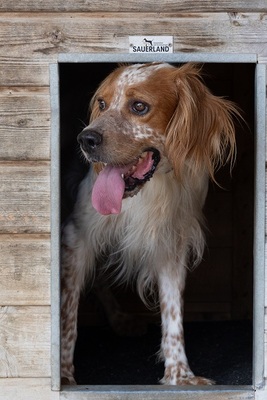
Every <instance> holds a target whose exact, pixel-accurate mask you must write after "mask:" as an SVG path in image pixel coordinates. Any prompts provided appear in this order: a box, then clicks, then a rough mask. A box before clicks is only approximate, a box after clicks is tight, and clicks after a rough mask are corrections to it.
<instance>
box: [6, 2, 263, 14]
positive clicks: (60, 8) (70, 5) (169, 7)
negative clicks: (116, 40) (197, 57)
mask: <svg viewBox="0 0 267 400" xmlns="http://www.w3.org/2000/svg"><path fill="white" fill-rule="evenodd" d="M226 10H227V11H243V12H244V11H253V10H254V11H256V10H258V11H264V10H265V11H266V10H267V6H266V2H265V1H264V0H254V1H253V2H251V0H233V1H231V0H221V1H218V0H215V1H210V0H201V1H193V0H165V1H161V0H154V1H153V3H151V2H149V1H136V0H130V1H117V0H101V1H96V0H91V1H88V0H78V1H72V0H46V1H41V2H36V1H34V0H12V1H10V0H2V1H1V5H0V11H10V12H12V11H27V12H29V11H35V12H36V11H37V12H38V11H55V12H64V11H75V12H136V11H137V12H138V11H147V12H166V11H168V12H181V11H183V12H190V11H194V12H199V11H200V12H213V11H215V12H223V11H226Z"/></svg>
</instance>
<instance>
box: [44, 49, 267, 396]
mask: <svg viewBox="0 0 267 400" xmlns="http://www.w3.org/2000/svg"><path fill="white" fill-rule="evenodd" d="M146 61H159V59H157V58H156V57H153V59H152V60H151V59H149V58H148V57H141V56H138V59H137V58H136V56H135V57H130V56H129V55H127V56H126V55H125V56H120V57H118V55H117V56H115V55H114V56H113V57H111V56H104V55H98V56H97V55H92V56H89V55H88V56H76V55H74V56H73V57H71V56H66V55H65V56H62V57H60V59H59V63H58V64H57V65H55V66H52V68H51V79H52V81H53V79H54V83H53V82H52V83H53V84H52V85H51V87H54V92H55V93H54V96H52V105H53V108H54V109H55V108H58V111H60V112H59V114H60V123H59V118H58V116H57V117H56V113H53V114H54V118H53V121H52V122H53V124H52V127H53V130H54V132H53V134H52V152H53V169H52V171H54V172H56V171H59V170H60V171H61V178H59V176H58V175H57V174H56V175H54V176H53V174H52V179H53V181H52V183H53V182H55V180H56V182H55V184H56V185H58V186H57V187H58V188H59V187H60V182H61V202H60V204H59V195H58V192H55V190H54V189H55V186H54V187H53V194H54V197H53V201H54V202H55V204H56V207H54V209H53V210H54V211H53V212H54V213H55V214H54V215H55V218H53V221H54V224H53V227H52V232H53V235H54V238H55V241H53V243H55V244H57V245H55V246H54V249H53V251H54V257H53V260H54V263H55V265H57V266H56V267H55V268H53V271H54V274H56V272H55V271H58V270H59V269H58V268H59V267H58V264H57V263H58V260H59V246H58V237H59V236H58V235H59V226H58V225H59V220H60V217H59V215H61V220H64V219H65V218H66V217H67V215H68V213H69V211H70V209H71V204H72V201H73V198H72V197H71V196H72V195H73V194H75V185H74V186H73V187H71V188H67V187H66V186H64V182H68V176H69V174H71V173H72V172H73V171H76V172H77V176H76V178H78V180H79V179H81V177H82V176H83V173H84V171H85V170H86V166H85V165H84V164H83V165H82V168H81V169H79V168H77V169H76V167H77V161H79V160H77V157H75V151H76V150H77V144H76V136H77V134H78V133H79V132H80V131H81V130H82V128H83V126H84V125H83V124H86V123H87V119H88V115H87V107H88V103H89V100H90V97H91V95H92V94H93V92H94V90H95V88H96V87H97V86H98V84H99V83H100V82H101V81H102V79H103V78H104V77H105V76H106V75H107V74H108V73H109V72H110V71H111V70H112V69H114V68H115V66H116V64H117V63H118V62H146ZM163 61H166V62H171V63H174V64H179V63H183V62H187V61H197V62H203V73H204V74H203V75H204V80H205V83H206V84H207V86H208V87H210V89H211V91H212V92H213V93H214V94H216V95H219V96H226V97H227V98H229V99H230V100H233V101H234V102H236V103H237V104H238V105H239V107H240V109H241V110H243V116H244V119H245V121H246V123H242V122H241V123H240V124H237V162H236V166H235V168H234V170H233V172H232V177H231V176H230V171H229V167H227V166H226V167H225V168H224V169H223V170H221V171H219V172H218V175H217V180H218V182H219V183H220V186H221V187H219V186H218V187H215V186H214V185H211V187H210V191H209V196H208V199H207V202H206V207H205V210H206V215H207V219H208V228H209V231H207V251H206V252H205V255H204V261H203V265H200V266H199V267H198V268H197V269H196V270H195V271H194V272H192V273H190V274H189V279H188V285H187V289H186V303H185V321H186V322H185V332H186V350H187V354H188V357H189V363H190V364H191V368H192V369H193V371H194V372H195V373H196V374H199V375H204V376H207V377H209V378H211V379H212V378H213V379H215V380H217V383H218V384H219V385H227V387H228V390H229V389H230V388H231V390H234V391H235V392H236V393H237V391H240V393H243V390H248V391H249V390H252V389H251V388H252V387H253V385H255V386H260V383H261V382H262V379H263V377H262V365H263V314H262V310H263V304H264V300H263V286H262V285H263V266H264V223H263V220H264V196H265V193H263V188H264V174H265V170H264V164H265V154H264V147H265V131H264V130H265V125H264V124H265V121H264V112H265V111H264V104H265V94H264V91H263V87H265V86H264V85H265V67H264V66H262V65H257V64H256V58H255V56H253V55H252V56H246V57H243V58H242V57H234V56H223V55H220V56H218V57H217V58H216V56H213V57H211V56H204V55H203V57H202V56H201V55H189V54H188V55H186V56H185V55H177V54H176V55H175V54H173V55H169V56H168V57H166V56H165V57H164V60H163ZM58 78H59V81H58ZM255 78H256V79H255ZM244 82H245V84H244ZM254 82H256V84H254ZM254 93H256V94H255V95H254ZM53 99H54V103H53ZM59 99H60V101H59ZM59 105H60V107H59ZM255 105H256V114H255V117H254V106H255ZM59 114H58V115H59ZM59 155H60V159H61V162H60V163H59ZM76 156H77V153H76ZM78 158H79V157H78ZM70 160H71V162H70ZM66 177H67V178H66ZM72 190H74V193H73V192H72V195H70V193H71V191H72ZM254 210H255V212H254ZM253 226H254V231H253ZM253 247H254V255H253ZM253 270H254V271H253ZM253 276H254V289H253V286H252V282H253ZM52 282H53V286H54V287H53V292H52V293H53V321H54V323H53V350H52V358H53V378H54V379H53V386H54V388H55V389H58V388H59V387H60V383H59V350H58V349H59V320H58V310H59V308H58V307H59V284H58V282H59V277H58V276H57V277H55V279H53V278H52ZM253 293H254V301H253ZM115 295H116V296H117V298H118V301H120V302H121V304H123V305H124V306H125V311H126V312H128V313H131V314H132V315H134V316H135V317H137V318H140V317H141V318H143V319H144V321H145V322H146V323H147V324H148V325H149V326H152V325H153V328H151V327H149V331H148V334H147V336H144V337H143V338H141V339H140V338H139V339H137V340H135V341H134V339H129V338H128V339H121V338H120V339H119V340H118V339H117V338H116V336H114V334H113V333H112V332H111V331H110V330H109V328H107V325H106V320H105V316H104V315H103V312H102V310H101V307H99V305H98V304H97V301H95V299H92V297H91V296H85V297H84V299H83V301H82V304H81V307H80V330H79V339H78V343H77V350H76V369H77V371H78V374H79V373H80V378H78V383H80V385H82V386H79V387H78V388H79V389H78V392H77V398H83V397H78V396H82V395H81V393H82V392H83V390H85V391H86V393H87V394H86V396H89V392H90V393H92V394H91V395H92V396H93V397H92V398H97V393H98V390H100V392H101V393H103V388H102V389H101V387H102V385H112V387H111V389H110V390H112V391H114V390H117V391H118V393H121V397H118V398H123V396H124V394H123V389H122V386H121V385H142V390H144V391H146V393H147V396H149V393H150V395H151V396H152V397H151V398H153V393H154V392H158V391H160V392H161V393H162V396H165V394H164V393H165V389H164V387H160V386H151V385H155V384H156V383H157V378H159V377H161V376H160V375H162V366H160V365H158V364H156V362H155V361H156V360H155V357H153V354H155V353H156V351H157V350H158V348H159V347H158V346H159V343H160V338H159V327H158V326H157V322H158V319H157V315H154V314H153V313H151V312H148V311H146V310H145V308H144V307H143V305H142V304H141V302H140V301H139V300H138V299H137V297H136V296H135V294H133V293H129V292H128V291H125V290H118V289H117V288H115ZM253 320H254V322H253V323H252V321H253ZM92 325H94V326H93V327H92ZM252 331H253V334H252ZM187 332H188V333H187ZM207 335H210V336H207ZM88 337H89V338H90V339H89V340H88ZM99 338H100V339H101V343H100V346H99ZM83 339H84V340H83ZM88 341H90V342H91V348H90V347H88V346H86V345H85V344H86V343H88ZM205 341H206V342H205ZM104 342H105V343H106V344H104ZM231 342H232V345H231V346H229V343H231ZM92 343H94V344H93V345H92ZM253 343H254V346H253ZM105 346H106V347H105ZM121 346H123V347H121ZM190 346H191V349H190ZM242 346H243V347H242ZM147 347H149V352H148V353H145V351H146V350H147ZM238 347H239V350H238V349H237V348H238ZM92 348H93V349H94V350H95V349H96V352H95V353H97V356H98V359H97V360H96V359H93V357H94V355H93V354H92ZM101 349H102V354H103V355H104V354H105V356H103V357H104V358H103V359H102V361H100V362H99V355H100V357H101ZM122 349H123V351H122ZM127 349H128V350H129V349H132V350H133V351H132V353H129V352H128V353H127ZM253 349H254V350H253ZM237 350H238V351H239V353H236V351H237ZM252 350H253V351H252ZM219 352H221V355H219ZM234 352H235V354H234ZM122 353H123V354H122ZM120 354H121V355H123V357H124V358H123V357H122V358H119V356H120ZM144 354H146V360H144V359H142V358H140V357H139V358H138V357H136V360H135V363H134V362H133V355H135V356H136V355H138V356H139V355H144ZM214 354H215V357H214ZM226 354H228V355H229V356H227V357H225V355H226ZM233 355H235V357H236V358H233ZM84 356H86V357H84ZM212 356H213V361H212ZM240 356H241V358H240ZM220 357H221V360H223V361H224V362H225V358H227V359H228V360H227V362H226V364H223V362H221V363H220ZM242 357H243V358H242ZM88 359H89V364H88ZM203 359H205V362H203ZM114 360H115V361H116V362H117V366H116V368H117V376H116V368H115V367H114ZM129 360H131V362H128V361H129ZM214 361H216V363H214ZM218 361H219V369H218V370H217V372H216V373H217V376H214V377H212V376H211V374H210V373H209V372H212V373H213V374H214V372H215V364H218ZM90 362H91V366H90ZM96 363H98V364H97V365H96ZM144 364H145V365H144ZM92 365H96V368H92ZM110 365H111V366H112V367H111V368H109V366H110ZM152 365H153V366H154V365H156V367H152ZM131 367H132V369H130V370H129V371H128V372H129V375H128V376H127V374H125V375H124V377H123V378H122V377H121V376H120V377H119V372H121V371H122V370H123V372H124V373H125V370H126V369H127V368H131ZM252 367H253V371H252ZM201 368H204V369H202V370H201ZM233 368H236V370H235V373H234V374H233ZM97 369H99V370H101V375H102V376H103V371H104V374H106V375H105V377H104V379H103V380H99V373H98V372H97V371H96V373H95V370H97ZM151 370H152V371H153V373H152V375H153V376H148V372H149V371H151ZM129 376H132V377H134V379H133V378H131V379H129ZM144 377H145V379H144ZM87 385H90V386H88V391H89V392H88V391H87V389H86V388H85V386H86V387H87ZM96 385H97V387H96ZM98 385H101V387H99V386H98ZM118 385H119V386H118ZM244 385H245V387H244ZM130 388H131V389H130V392H131V393H132V396H133V397H132V398H135V397H134V396H135V394H134V393H135V391H136V389H135V387H134V386H130ZM201 389H202V388H201ZM203 389H204V390H205V392H206V391H207V392H206V394H205V396H206V397H205V398H207V395H208V393H210V392H211V393H210V395H212V391H213V390H218V387H216V386H215V387H213V388H203ZM64 390H65V389H64ZM72 390H74V389H72ZM177 390H178V389H176V388H172V389H171V390H170V393H169V396H170V397H166V398H172V397H171V396H175V391H177ZM185 392H188V389H186V390H185ZM66 393H68V392H66ZM75 393H76V392H75ZM78 393H80V394H78ZM181 393H182V392H180V391H179V395H180V394H181ZM72 395H73V391H72ZM102 395H103V394H101V396H102ZM66 396H68V395H67V394H66ZM107 396H108V390H107ZM118 396H119V394H118ZM166 396H167V393H166ZM66 398H69V397H66ZM75 398H76V397H75ZM84 398H85V397H84ZM86 398H90V397H86ZM107 398H108V397H107ZM146 398H147V397H146ZM148 398H150V397H148ZM164 398H165V397H164ZM191 398H194V397H192V396H191ZM211 398H212V397H211Z"/></svg>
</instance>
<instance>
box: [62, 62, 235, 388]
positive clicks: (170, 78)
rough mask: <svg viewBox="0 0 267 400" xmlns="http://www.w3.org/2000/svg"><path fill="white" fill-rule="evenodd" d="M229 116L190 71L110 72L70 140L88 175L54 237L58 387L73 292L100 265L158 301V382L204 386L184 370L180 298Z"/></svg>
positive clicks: (68, 346)
mask: <svg viewBox="0 0 267 400" xmlns="http://www.w3.org/2000/svg"><path fill="white" fill-rule="evenodd" d="M237 113H238V112H237V110H236V108H235V106H234V105H233V104H232V103H231V102H230V101H228V100H225V99H222V98H219V97H216V96H214V95H213V94H211V92H210V91H209V90H208V89H207V87H206V86H205V85H204V84H203V82H202V79H201V77H200V71H199V68H198V67H197V66H196V65H194V64H191V63H189V64H185V65H183V66H181V67H179V68H177V67H174V66H171V65H169V64H166V63H149V64H135V65H130V66H120V67H118V68H117V69H116V70H114V71H113V72H112V73H111V74H110V75H109V76H108V77H107V78H106V79H105V80H104V81H103V82H102V84H101V85H100V87H99V88H98V90H97V91H96V93H95V95H94V96H93V99H92V101H91V120H90V123H89V125H88V126H87V127H86V128H85V129H84V130H83V131H82V132H81V133H80V134H79V136H78V142H79V144H80V146H81V150H82V153H83V154H84V156H85V158H86V159H87V160H88V161H89V162H90V163H93V167H92V168H90V170H89V172H88V174H87V176H86V177H85V179H84V180H83V181H82V183H81V184H80V187H79V192H78V198H77V202H76V205H75V209H74V212H73V214H72V216H71V218H70V219H69V222H68V224H67V225H66V226H65V228H64V231H63V237H62V306H61V307H62V308H61V309H62V312H61V323H62V325H61V329H62V343H61V375H62V378H63V379H64V381H68V382H69V383H75V379H74V367H73V353H74V347H75V341H76V336H77V309H78V303H79V297H80V292H81V290H82V288H83V287H84V285H85V283H86V282H88V280H91V282H92V280H93V279H94V273H95V269H96V268H98V267H99V266H100V265H103V264H104V265H105V268H109V267H111V266H113V267H114V265H115V266H116V269H117V270H118V274H117V277H116V279H119V280H121V281H125V282H129V281H131V282H132V281H133V280H135V281H136V285H137V289H138V292H139V294H140V296H141V298H143V299H145V296H146V294H147V293H152V292H153V291H157V293H158V298H159V303H160V310H161V319H162V341H161V351H160V352H161V357H162V360H164V363H165V373H164V377H163V378H162V380H161V383H164V384H170V385H188V384H189V385H199V384H200V385H201V384H203V385H207V384H211V383H212V381H211V380H209V379H206V378H204V377H198V376H195V375H194V374H193V372H192V371H191V369H190V367H189V365H188V361H187V357H186V353H185V348H184V337H183V324H182V318H183V292H184V287H185V280H186V272H187V269H188V267H189V265H188V264H189V263H191V264H190V265H191V266H192V265H193V266H195V265H197V264H198V263H199V262H200V260H201V258H202V254H203V249H204V245H205V240H204V235H203V219H204V218H203V214H202V208H203V205H204V202H205V198H206V195H207V189H208V181H209V178H211V179H212V180H215V178H214V172H215V169H216V168H218V167H219V166H221V165H222V164H223V163H224V162H226V161H230V162H232V161H233V159H234V155H235V133H234V122H233V115H235V114H237ZM192 263H193V264H192Z"/></svg>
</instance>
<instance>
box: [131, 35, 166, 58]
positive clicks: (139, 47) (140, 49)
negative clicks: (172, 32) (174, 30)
mask: <svg viewBox="0 0 267 400" xmlns="http://www.w3.org/2000/svg"><path fill="white" fill-rule="evenodd" d="M129 53H153V54H155V53H161V54H162V53H166V54H167V53H173V36H129Z"/></svg>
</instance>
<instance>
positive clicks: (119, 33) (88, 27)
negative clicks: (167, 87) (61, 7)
mask: <svg viewBox="0 0 267 400" xmlns="http://www.w3.org/2000/svg"><path fill="white" fill-rule="evenodd" d="M0 25H1V30H0V61H1V57H5V58H6V55H7V54H9V57H10V58H11V59H13V58H14V57H16V58H17V57H19V56H20V57H22V58H27V59H28V60H29V58H31V57H32V60H33V61H34V60H35V59H36V58H38V59H46V60H47V61H49V62H51V61H56V60H57V55H58V54H59V53H96V52H106V53H125V52H126V53H127V52H128V50H129V42H128V37H129V35H144V36H145V35H173V36H174V51H175V52H208V53H217V52H219V53H257V54H259V55H260V56H265V55H266V54H267V47H266V42H267V15H266V14H260V13H242V14H240V13H199V14H197V13H195V14H186V13H185V14H170V13H168V14H167V13H165V14H164V13H162V14H161V13H159V14H153V13H147V14H146V13H139V14H137V13H133V14H131V13H117V14H116V13H110V14H105V13H103V14H101V13H99V14H95V13H92V14H90V13H83V14H80V13H76V14H70V13H68V14H55V13H54V14H49V13H45V14H38V13H32V14H10V13H2V14H0ZM9 79H10V77H9Z"/></svg>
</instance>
